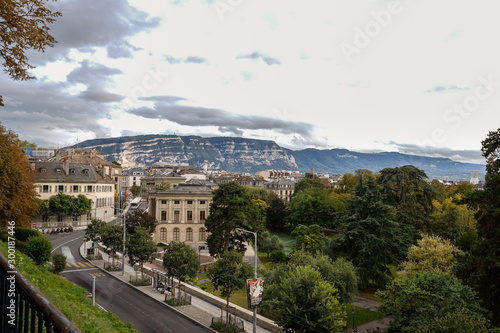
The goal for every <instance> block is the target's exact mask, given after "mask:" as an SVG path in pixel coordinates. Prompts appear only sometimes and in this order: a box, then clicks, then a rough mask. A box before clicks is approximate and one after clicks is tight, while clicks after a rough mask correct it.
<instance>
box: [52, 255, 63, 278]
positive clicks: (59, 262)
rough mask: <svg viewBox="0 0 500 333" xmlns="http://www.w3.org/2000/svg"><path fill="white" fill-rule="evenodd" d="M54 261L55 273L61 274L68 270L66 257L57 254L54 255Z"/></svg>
mask: <svg viewBox="0 0 500 333" xmlns="http://www.w3.org/2000/svg"><path fill="white" fill-rule="evenodd" d="M52 259H53V260H54V273H55V274H59V273H61V272H62V271H63V270H64V269H65V268H66V256H65V255H64V254H62V253H59V252H57V253H54V254H53V255H52Z"/></svg>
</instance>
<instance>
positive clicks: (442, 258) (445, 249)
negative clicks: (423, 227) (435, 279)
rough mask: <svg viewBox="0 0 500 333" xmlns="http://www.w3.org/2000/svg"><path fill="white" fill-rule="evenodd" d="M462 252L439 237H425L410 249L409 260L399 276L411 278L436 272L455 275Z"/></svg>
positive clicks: (403, 265) (403, 264)
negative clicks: (455, 266) (414, 275)
mask: <svg viewBox="0 0 500 333" xmlns="http://www.w3.org/2000/svg"><path fill="white" fill-rule="evenodd" d="M461 252H462V251H460V250H459V249H458V248H457V247H456V246H454V245H453V244H451V243H450V241H448V240H445V239H442V238H441V237H439V236H429V235H424V237H423V238H422V239H420V240H419V241H418V242H417V245H413V246H412V247H410V249H409V251H408V259H407V260H406V261H404V262H403V263H402V265H401V270H400V271H399V272H398V274H400V275H402V276H410V275H411V274H414V273H422V272H436V273H442V274H449V275H453V267H454V265H455V264H456V263H457V259H456V256H457V255H460V254H461Z"/></svg>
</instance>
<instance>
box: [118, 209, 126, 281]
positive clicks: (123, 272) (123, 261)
mask: <svg viewBox="0 0 500 333" xmlns="http://www.w3.org/2000/svg"><path fill="white" fill-rule="evenodd" d="M126 208H127V207H125V209H126ZM125 209H120V208H118V211H119V212H121V213H122V214H123V253H122V276H125Z"/></svg>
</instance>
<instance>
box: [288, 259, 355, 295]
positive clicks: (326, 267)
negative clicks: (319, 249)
mask: <svg viewBox="0 0 500 333" xmlns="http://www.w3.org/2000/svg"><path fill="white" fill-rule="evenodd" d="M288 266H289V267H290V268H292V267H295V266H311V267H313V268H314V269H316V270H318V272H320V274H321V277H322V278H323V280H325V281H327V282H329V283H331V284H333V285H334V286H335V287H336V288H337V290H338V296H339V300H340V301H341V302H342V303H350V302H351V301H352V300H353V299H354V295H355V293H356V292H357V291H358V276H357V274H356V268H355V267H354V266H353V265H352V263H351V262H349V261H347V260H345V259H344V258H338V259H337V260H335V261H334V262H332V260H331V259H330V258H329V257H328V256H327V255H324V254H321V253H317V254H315V255H312V254H311V253H307V252H305V251H298V252H294V253H292V254H291V255H290V257H289V262H288Z"/></svg>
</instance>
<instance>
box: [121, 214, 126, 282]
mask: <svg viewBox="0 0 500 333" xmlns="http://www.w3.org/2000/svg"><path fill="white" fill-rule="evenodd" d="M122 213H123V254H122V276H125V212H124V211H123V212H122Z"/></svg>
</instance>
